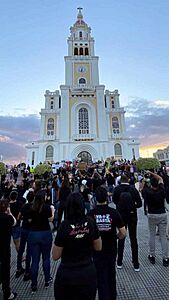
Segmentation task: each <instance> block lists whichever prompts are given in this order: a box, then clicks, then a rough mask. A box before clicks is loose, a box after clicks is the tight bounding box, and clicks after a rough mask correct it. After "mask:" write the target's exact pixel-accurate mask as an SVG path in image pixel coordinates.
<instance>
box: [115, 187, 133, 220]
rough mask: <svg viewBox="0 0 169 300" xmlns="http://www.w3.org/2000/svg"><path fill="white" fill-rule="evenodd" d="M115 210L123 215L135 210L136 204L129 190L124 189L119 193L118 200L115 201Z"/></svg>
mask: <svg viewBox="0 0 169 300" xmlns="http://www.w3.org/2000/svg"><path fill="white" fill-rule="evenodd" d="M117 210H118V211H119V212H120V213H122V214H125V215H126V214H129V213H131V212H135V211H136V205H135V202H134V199H133V196H132V194H131V192H130V191H129V190H126V191H125V190H124V191H123V192H121V193H120V197H119V201H118V203H117Z"/></svg>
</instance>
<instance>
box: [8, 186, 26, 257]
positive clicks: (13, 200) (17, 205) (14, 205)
mask: <svg viewBox="0 0 169 300" xmlns="http://www.w3.org/2000/svg"><path fill="white" fill-rule="evenodd" d="M9 201H10V202H9V203H10V209H11V213H12V214H13V216H14V217H15V219H16V220H17V222H16V225H15V226H13V228H12V237H13V241H14V244H15V248H16V251H17V252H18V250H19V246H20V238H21V227H20V220H18V215H19V212H20V210H21V207H22V206H23V203H22V202H20V201H19V200H18V192H17V190H16V189H14V190H12V191H11V193H10V195H9Z"/></svg>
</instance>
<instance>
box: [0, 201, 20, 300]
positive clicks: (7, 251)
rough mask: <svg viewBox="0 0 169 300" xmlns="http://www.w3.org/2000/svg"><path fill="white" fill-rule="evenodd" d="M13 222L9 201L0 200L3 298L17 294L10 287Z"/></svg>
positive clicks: (0, 260) (0, 250)
mask: <svg viewBox="0 0 169 300" xmlns="http://www.w3.org/2000/svg"><path fill="white" fill-rule="evenodd" d="M15 224H16V219H15V217H14V216H13V215H12V214H11V211H10V207H9V201H8V200H0V283H2V290H3V296H4V300H8V299H15V298H16V296H17V293H14V292H12V291H11V288H10V260H11V247H10V244H11V230H12V226H14V225H15Z"/></svg>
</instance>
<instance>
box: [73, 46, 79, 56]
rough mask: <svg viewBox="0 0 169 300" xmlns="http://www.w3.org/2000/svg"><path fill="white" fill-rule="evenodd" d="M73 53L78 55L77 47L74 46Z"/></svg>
mask: <svg viewBox="0 0 169 300" xmlns="http://www.w3.org/2000/svg"><path fill="white" fill-rule="evenodd" d="M74 55H78V48H77V47H76V48H74Z"/></svg>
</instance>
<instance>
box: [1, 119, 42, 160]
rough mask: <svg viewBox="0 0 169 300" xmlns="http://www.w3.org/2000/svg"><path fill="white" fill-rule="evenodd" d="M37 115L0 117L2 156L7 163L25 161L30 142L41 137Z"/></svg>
mask: <svg viewBox="0 0 169 300" xmlns="http://www.w3.org/2000/svg"><path fill="white" fill-rule="evenodd" d="M39 128H40V119H39V117H38V116H37V115H29V116H25V115H23V116H19V117H12V116H0V155H2V157H3V160H4V161H5V162H16V161H25V158H26V149H25V146H26V144H27V143H28V142H30V141H33V140H37V139H38V137H39Z"/></svg>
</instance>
